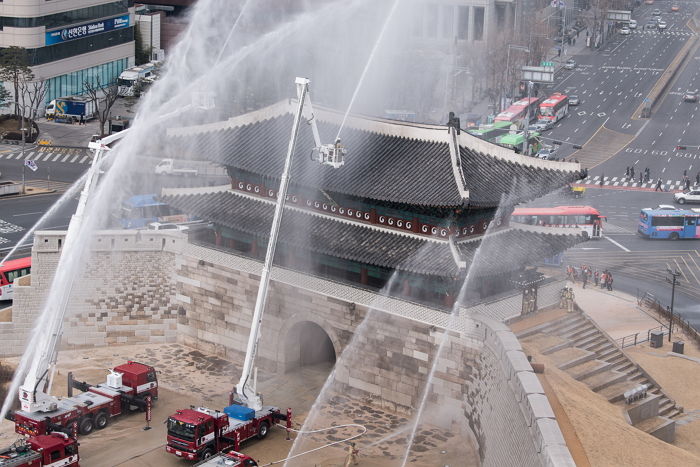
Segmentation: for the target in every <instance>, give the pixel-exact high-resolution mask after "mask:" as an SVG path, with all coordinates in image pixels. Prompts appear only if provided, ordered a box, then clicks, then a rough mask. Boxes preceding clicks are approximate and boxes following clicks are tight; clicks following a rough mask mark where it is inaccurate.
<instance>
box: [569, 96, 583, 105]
mask: <svg viewBox="0 0 700 467" xmlns="http://www.w3.org/2000/svg"><path fill="white" fill-rule="evenodd" d="M580 103H581V101H580V100H579V98H578V96H576V95H571V96H569V105H579V104H580Z"/></svg>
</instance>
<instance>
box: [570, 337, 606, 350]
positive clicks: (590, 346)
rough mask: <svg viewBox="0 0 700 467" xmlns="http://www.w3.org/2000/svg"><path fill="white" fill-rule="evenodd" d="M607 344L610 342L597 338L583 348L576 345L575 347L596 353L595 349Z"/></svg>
mask: <svg viewBox="0 0 700 467" xmlns="http://www.w3.org/2000/svg"><path fill="white" fill-rule="evenodd" d="M609 343H610V342H609V341H608V339H607V338H606V337H605V336H598V337H597V338H596V339H595V340H592V341H591V342H588V343H587V344H586V345H585V346H581V345H577V347H582V348H584V349H586V350H590V351H591V352H596V350H595V349H597V348H599V347H601V346H603V345H605V344H609Z"/></svg>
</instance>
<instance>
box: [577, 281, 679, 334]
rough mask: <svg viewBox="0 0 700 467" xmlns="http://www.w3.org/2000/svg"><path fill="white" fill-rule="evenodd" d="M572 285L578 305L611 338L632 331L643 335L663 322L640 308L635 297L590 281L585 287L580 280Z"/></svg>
mask: <svg viewBox="0 0 700 467" xmlns="http://www.w3.org/2000/svg"><path fill="white" fill-rule="evenodd" d="M569 285H570V286H571V285H572V284H571V283H569ZM573 288H574V295H575V301H576V304H577V305H578V306H579V308H581V310H582V311H583V312H584V313H586V314H587V315H588V316H589V317H590V318H591V319H592V320H593V321H595V323H596V324H597V325H598V327H599V328H601V329H602V330H603V331H605V332H606V333H607V334H608V335H609V336H610V337H611V338H613V339H615V340H617V339H620V338H622V337H625V336H629V335H632V334H635V333H639V334H640V336H641V335H644V337H645V338H646V334H647V331H649V330H650V329H654V328H659V327H660V326H662V325H665V324H667V323H661V322H660V321H657V319H656V318H655V317H654V316H652V315H651V314H648V313H646V312H645V311H643V310H642V309H641V308H640V307H639V306H638V305H637V299H636V298H635V297H633V296H631V295H628V294H626V293H624V292H620V291H617V290H613V291H612V292H608V291H607V290H603V289H601V288H599V287H598V288H596V287H595V286H594V285H593V284H592V283H590V282H589V283H588V285H587V286H586V288H585V289H583V288H582V287H581V283H580V282H576V283H575V284H573Z"/></svg>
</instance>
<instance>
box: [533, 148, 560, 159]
mask: <svg viewBox="0 0 700 467" xmlns="http://www.w3.org/2000/svg"><path fill="white" fill-rule="evenodd" d="M537 158H538V159H544V160H549V161H553V160H555V159H556V150H555V149H554V148H542V149H540V150H539V151H537Z"/></svg>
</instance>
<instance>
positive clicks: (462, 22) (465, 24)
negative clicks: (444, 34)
mask: <svg viewBox="0 0 700 467" xmlns="http://www.w3.org/2000/svg"><path fill="white" fill-rule="evenodd" d="M457 8H458V10H457V38H458V39H462V40H467V39H468V38H469V7H468V6H459V7H457Z"/></svg>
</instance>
